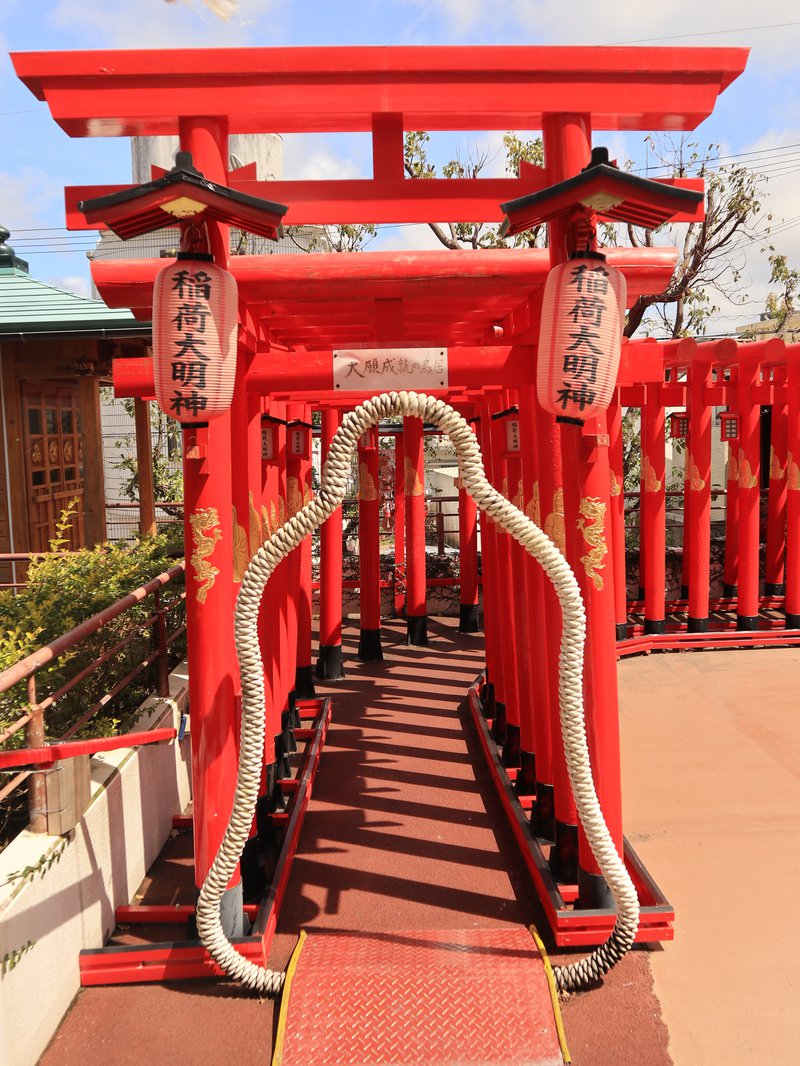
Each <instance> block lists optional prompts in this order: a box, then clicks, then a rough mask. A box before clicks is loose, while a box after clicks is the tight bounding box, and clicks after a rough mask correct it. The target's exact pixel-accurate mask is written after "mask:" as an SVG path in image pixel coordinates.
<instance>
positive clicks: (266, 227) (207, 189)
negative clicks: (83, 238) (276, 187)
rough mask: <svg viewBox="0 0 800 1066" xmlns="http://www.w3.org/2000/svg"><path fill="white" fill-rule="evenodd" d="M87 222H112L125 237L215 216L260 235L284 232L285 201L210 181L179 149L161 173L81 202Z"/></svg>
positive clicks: (122, 237) (278, 235)
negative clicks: (253, 194) (139, 183)
mask: <svg viewBox="0 0 800 1066" xmlns="http://www.w3.org/2000/svg"><path fill="white" fill-rule="evenodd" d="M78 206H79V208H80V210H81V211H82V212H83V214H84V215H85V217H86V221H87V222H89V223H90V224H93V225H104V226H108V228H109V229H110V230H112V231H113V232H114V233H116V234H117V236H118V237H120V238H121V239H122V240H128V239H129V238H131V237H138V236H140V235H141V234H143V233H150V232H152V231H153V230H157V229H163V228H164V227H166V226H177V225H178V224H179V223H180V222H184V221H192V220H200V221H206V220H209V219H211V220H213V221H216V222H221V223H223V224H227V225H230V226H234V227H235V228H236V229H240V230H245V231H247V232H248V233H255V234H257V235H258V236H262V237H268V238H270V239H271V240H277V239H278V238H279V237H282V236H283V225H282V220H283V216H284V215H285V214H286V212H287V211H288V210H289V208H288V207H287V206H286V205H285V204H277V203H273V202H272V201H271V200H264V199H261V198H260V197H257V196H250V195H248V194H246V193H242V192H238V191H237V190H236V189H231V188H229V187H228V186H227V185H221V184H219V182H215V181H209V180H208V178H206V177H204V176H203V174H201V172H200V171H199V170H198V169H197V168H196V167H195V165H194V163H193V161H192V156H191V154H190V153H189V152H178V153H177V154H176V156H175V166H174V167H173V168H172V170H168V171H167V172H166V173H165V174H162V176H161V177H159V178H155V179H154V180H153V181H147V182H144V184H142V185H131V186H129V187H127V188H124V189H121V190H120V191H119V192H113V193H109V195H108V196H98V197H96V198H95V199H93V200H83V201H82V202H81V203H80V204H79V205H78Z"/></svg>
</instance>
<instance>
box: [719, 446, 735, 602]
mask: <svg viewBox="0 0 800 1066" xmlns="http://www.w3.org/2000/svg"><path fill="white" fill-rule="evenodd" d="M738 582H739V445H738V443H737V441H731V442H730V443H729V444H728V463H727V472H726V480H725V570H724V578H723V583H722V595H723V596H724V597H726V598H731V597H733V596H736V594H737V591H738Z"/></svg>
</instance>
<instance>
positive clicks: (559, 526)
mask: <svg viewBox="0 0 800 1066" xmlns="http://www.w3.org/2000/svg"><path fill="white" fill-rule="evenodd" d="M536 432H537V452H538V469H539V493H540V505H541V509H542V529H543V530H544V531H545V533H546V534H547V535H548V537H549V538H550V539H551V540H552V542H553V543H554V544H555V546H556V547H557V548H558V550H559V551H560V552H561V554H562V555H565V554H566V531H565V525H564V487H563V479H562V465H563V464H562V455H561V434H560V433H559V430H558V426H557V425H556V421H555V419H554V418H553V416H552V415H551V414H548V413H547V412H546V411H544V410H542V408H541V407H540V406H538V400H537V410H536ZM543 588H544V615H543V621H544V626H543V629H544V639H545V642H546V649H547V678H548V689H549V697H550V732H551V737H552V741H551V753H552V781H553V814H554V820H553V839H554V846H553V848H552V850H551V852H550V866H551V867H552V870H553V874H554V875H555V877H556V878H557V879H558V880H559V881H562V882H564V883H565V884H574V883H575V881H576V880H577V877H578V816H577V812H576V810H575V800H574V798H573V795H572V788H571V787H570V783H569V776H568V774H567V762H566V758H565V756H564V743H563V740H562V736H561V717H560V714H559V702H558V675H559V659H560V656H561V607H560V605H559V602H558V597H557V596H556V594H555V591H554V590H553V586H552V585H551V584H550V581H549V580H548V579H547V578H546V577H543ZM536 828H537V831H538V830H539V828H540V827H539V824H538V820H537V825H536ZM544 828H545V827H544V826H542V829H543V830H544ZM541 835H542V836H544V835H545V834H544V832H542V834H541Z"/></svg>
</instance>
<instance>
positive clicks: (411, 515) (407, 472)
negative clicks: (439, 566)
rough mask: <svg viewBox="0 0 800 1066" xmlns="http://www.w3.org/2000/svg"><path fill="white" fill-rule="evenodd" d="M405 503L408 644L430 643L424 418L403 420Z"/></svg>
mask: <svg viewBox="0 0 800 1066" xmlns="http://www.w3.org/2000/svg"><path fill="white" fill-rule="evenodd" d="M403 435H404V438H405V441H404V451H403V468H404V485H405V498H406V500H405V502H406V515H405V518H406V626H407V634H408V636H407V639H408V643H409V644H427V643H428V615H427V603H426V593H427V589H426V584H425V582H426V573H425V452H424V449H423V426H422V419H421V418H404V419H403Z"/></svg>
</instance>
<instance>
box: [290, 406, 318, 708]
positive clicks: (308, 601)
mask: <svg viewBox="0 0 800 1066" xmlns="http://www.w3.org/2000/svg"><path fill="white" fill-rule="evenodd" d="M303 421H304V422H305V423H306V424H307V426H311V408H310V407H309V405H308V404H304V406H303ZM308 433H309V438H311V430H310V429H309V431H308ZM311 468H312V453H311V444H310V441H309V454H308V458H307V459H303V460H302V461H301V463H300V466H299V476H300V485H299V489H300V493H301V495H302V504H303V505H305V504H307V503H308V502H309V501H310V500H311V498H312V495H313V492H312V489H311ZM297 550H298V553H299V555H300V576H299V579H298V595H297V669H296V670H295V674H294V678H295V681H294V687H295V691H296V693H297V698H298V699H300V700H310V699H314V697H315V696H316V691H315V689H314V671H313V668H312V665H311V632H312V628H313V627H312V617H313V610H312V601H313V591H312V573H311V571H312V558H311V536H310V535H309V536H308V537H306V538H305V540H303V541H302V542H301V544H300V546H299V548H298V549H297Z"/></svg>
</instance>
